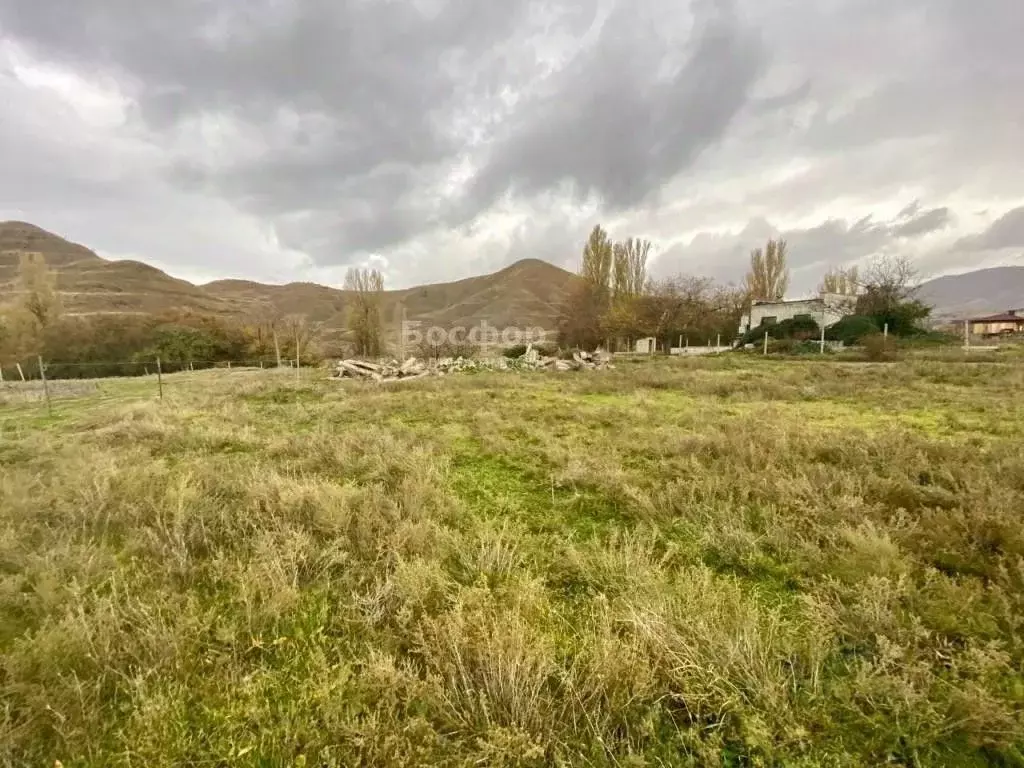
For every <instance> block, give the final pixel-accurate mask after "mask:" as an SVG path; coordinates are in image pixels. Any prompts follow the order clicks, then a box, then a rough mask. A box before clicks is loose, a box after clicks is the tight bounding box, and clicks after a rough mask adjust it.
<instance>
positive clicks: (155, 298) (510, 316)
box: [0, 221, 575, 333]
mask: <svg viewBox="0 0 1024 768" xmlns="http://www.w3.org/2000/svg"><path fill="white" fill-rule="evenodd" d="M24 252H38V253H42V254H43V255H44V256H45V258H46V261H47V263H48V264H49V265H50V266H51V267H53V269H54V271H55V272H56V275H57V288H58V291H59V292H60V294H61V298H62V301H63V306H64V310H65V312H67V313H70V314H100V313H108V314H109V313H119V314H126V313H143V314H157V313H161V312H166V311H180V310H192V311H196V312H203V313H208V314H213V315H218V316H224V317H239V318H244V317H259V316H266V315H268V314H272V315H278V316H284V315H302V316H305V317H307V318H308V319H309V320H310V321H312V322H314V323H316V324H318V325H319V326H320V327H321V328H322V329H323V330H324V331H325V332H326V333H331V332H332V331H333V332H338V331H340V330H342V329H343V328H344V326H345V312H346V306H347V304H348V301H349V294H348V293H347V292H346V291H342V290H338V289H335V288H329V287H327V286H323V285H315V284H313V283H289V284H287V285H265V284H262V283H256V282H250V281H246V280H218V281H215V282H212V283H208V284H206V285H193V284H192V283H189V282H187V281H185V280H179V279H178V278H174V277H171V276H170V275H168V274H166V273H165V272H162V271H161V270H159V269H157V268H155V267H152V266H149V265H148V264H143V263H140V262H135V261H109V260H106V259H103V258H101V257H99V256H98V255H96V253H94V252H93V251H91V250H89V249H88V248H86V247H85V246H82V245H79V244H77V243H72V242H69V241H68V240H65V239H63V238H61V237H59V236H57V235H54V234H52V233H50V232H47V231H45V230H43V229H40V228H39V227H36V226H34V225H32V224H27V223H25V222H16V221H9V222H0V305H2V304H3V303H5V302H9V301H12V300H13V299H14V298H15V297H16V295H17V271H18V262H19V260H20V258H21V254H22V253H24ZM574 279H575V278H574V276H573V275H572V274H570V273H569V272H566V271H565V270H563V269H559V268H558V267H555V266H553V265H551V264H548V263H547V262H544V261H539V260H537V259H525V260H523V261H519V262H517V263H515V264H513V265H511V266H509V267H506V268H505V269H502V270H500V271H498V272H495V273H493V274H490V275H482V276H479V277H471V278H467V279H465V280H458V281H456V282H452V283H437V284H433V285H423V286H417V287H415V288H408V289H405V290H400V291H386V292H385V294H384V307H383V310H384V317H385V318H386V319H387V320H388V321H389V322H394V323H395V326H394V327H395V328H396V329H397V320H398V319H399V318H401V317H402V316H403V315H402V310H404V317H405V318H406V319H407V320H409V321H420V322H421V323H423V324H424V325H425V326H432V325H437V326H440V327H443V328H453V327H456V326H465V327H472V326H474V325H479V324H482V323H484V322H486V323H488V324H490V325H491V326H494V327H498V328H504V327H508V326H516V327H524V328H530V327H540V328H545V329H553V328H554V326H555V323H556V320H557V318H558V314H559V312H560V308H561V305H562V302H563V300H564V297H565V294H566V291H567V290H568V288H569V286H570V284H571V282H572V281H573V280H574Z"/></svg>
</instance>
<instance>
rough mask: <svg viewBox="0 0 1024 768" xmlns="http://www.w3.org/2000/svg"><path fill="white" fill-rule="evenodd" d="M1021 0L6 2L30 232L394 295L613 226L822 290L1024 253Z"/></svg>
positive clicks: (205, 276) (180, 269) (675, 262)
mask: <svg viewBox="0 0 1024 768" xmlns="http://www.w3.org/2000/svg"><path fill="white" fill-rule="evenodd" d="M1021 40H1024V2H1022V0H971V1H970V2H968V1H967V0H618V1H617V2H616V0H607V1H602V2H597V1H595V0H573V1H572V2H570V1H569V0H565V2H556V1H555V0H532V1H530V0H500V2H499V1H498V0H494V1H493V2H492V1H490V0H486V1H485V0H450V1H447V2H446V0H163V1H162V2H144V1H142V0H0V104H2V110H3V111H2V118H0V171H2V173H0V219H12V218H13V219H22V220H27V221H30V222H32V223H35V224H38V225H39V226H42V227H44V228H47V229H50V230H53V231H55V232H57V233H59V234H61V235H64V236H66V237H68V238H70V239H72V240H75V241H78V242H81V243H83V244H85V245H88V246H89V247H91V248H93V249H95V250H96V251H98V252H99V253H100V254H101V255H103V256H107V257H110V258H135V259H141V260H145V261H148V262H150V263H153V264H155V265H157V266H159V267H161V268H163V269H166V270H167V271H169V272H171V273H172V274H174V275H176V276H180V277H184V278H186V279H190V280H193V281H205V280H209V279H214V278H219V277H228V276H233V277H246V278H250V279H256V280H264V281H271V282H287V281H291V280H313V281H316V282H323V283H327V284H338V283H340V282H341V280H342V278H343V275H344V271H345V268H346V267H347V266H348V265H352V264H365V263H373V264H377V265H381V266H383V267H384V268H385V271H386V276H387V280H388V283H389V287H404V286H408V285H413V284H417V283H423V282H436V281H440V280H450V279H457V278H461V277H466V276H469V275H472V274H479V273H481V272H487V271H492V270H494V269H497V268H500V267H502V266H505V265H507V264H510V263H512V262H513V261H515V260H517V259H520V258H524V257H537V258H542V259H547V260H549V261H551V262H554V263H557V264H560V265H563V266H566V267H568V268H575V267H576V266H577V263H578V260H579V253H580V250H581V247H582V242H583V240H584V239H585V237H586V235H587V232H588V231H589V229H590V228H591V227H592V226H593V225H594V224H595V223H598V222H600V223H602V224H604V225H605V226H606V228H608V229H609V231H610V233H611V235H612V236H613V237H616V238H624V237H628V236H639V237H646V238H649V239H651V240H652V241H653V243H654V251H655V253H656V254H657V258H656V261H655V263H654V265H653V267H654V271H655V272H657V273H660V274H669V273H676V272H685V273H690V274H707V275H712V276H715V277H718V278H721V279H725V280H730V279H732V280H738V279H739V278H740V277H741V275H742V273H743V271H744V264H745V261H746V259H747V254H748V253H749V250H750V249H751V248H752V247H754V246H756V245H758V244H760V243H762V242H763V241H764V239H766V238H767V237H769V236H770V235H772V234H775V233H778V232H781V233H783V234H784V235H785V236H786V237H787V238H788V240H789V242H790V252H791V261H792V266H793V268H794V274H793V290H794V292H795V293H800V292H803V291H807V290H808V289H811V288H813V287H814V285H815V284H816V283H817V281H818V278H819V276H820V273H821V272H822V271H824V269H826V268H827V267H828V266H830V265H833V264H835V265H839V264H843V263H853V262H856V261H858V260H861V259H864V258H865V257H867V256H869V255H871V254H873V253H877V252H881V251H899V252H905V253H908V254H910V255H912V256H914V257H915V258H917V259H919V262H920V267H921V269H922V270H923V271H924V272H925V273H926V274H934V275H937V274H940V273H943V272H948V271H963V270H966V269H971V268H975V267H980V266H988V265H995V264H1024V97H1022V93H1024V46H1022V44H1021Z"/></svg>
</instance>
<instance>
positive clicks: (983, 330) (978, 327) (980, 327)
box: [971, 322, 1024, 336]
mask: <svg viewBox="0 0 1024 768" xmlns="http://www.w3.org/2000/svg"><path fill="white" fill-rule="evenodd" d="M1005 331H1024V323H1009V322H1007V323H974V324H973V326H972V328H971V333H972V334H974V335H975V336H993V335H995V334H998V333H1004V332H1005Z"/></svg>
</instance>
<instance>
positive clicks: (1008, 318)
mask: <svg viewBox="0 0 1024 768" xmlns="http://www.w3.org/2000/svg"><path fill="white" fill-rule="evenodd" d="M967 322H968V324H969V325H970V327H971V334H972V335H973V336H1005V335H1007V334H1012V333H1024V310H1021V309H1010V310H1007V311H1006V312H1003V313H1001V314H998V315H989V316H988V317H975V318H972V319H970V320H968V321H967Z"/></svg>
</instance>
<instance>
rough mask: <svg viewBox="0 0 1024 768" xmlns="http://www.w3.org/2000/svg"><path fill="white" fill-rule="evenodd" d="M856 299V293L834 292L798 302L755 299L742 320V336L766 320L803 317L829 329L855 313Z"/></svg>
mask: <svg viewBox="0 0 1024 768" xmlns="http://www.w3.org/2000/svg"><path fill="white" fill-rule="evenodd" d="M856 301H857V299H856V297H855V296H843V295H840V294H832V293H823V294H820V295H819V296H817V297H815V298H813V299H799V300H796V301H755V302H754V304H753V306H751V308H750V311H749V312H747V313H746V314H745V315H744V316H743V318H742V319H741V320H740V328H739V335H740V336H742V335H743V334H745V333H747V332H748V331H750V330H751V329H752V328H757V327H758V326H760V325H761V324H762V323H764V324H765V325H774V324H775V323H781V322H782V321H783V320H790V319H792V318H795V317H801V316H807V317H810V318H812V319H813V320H814V322H816V323H817V324H818V325H819V326H821V327H823V328H827V327H829V326H830V325H834V324H835V323H838V322H839V321H840V320H842V319H843V317H845V316H846V315H849V314H852V312H853V307H854V304H855V303H856Z"/></svg>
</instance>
